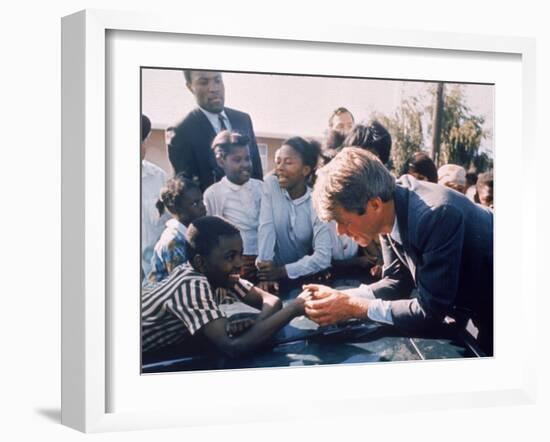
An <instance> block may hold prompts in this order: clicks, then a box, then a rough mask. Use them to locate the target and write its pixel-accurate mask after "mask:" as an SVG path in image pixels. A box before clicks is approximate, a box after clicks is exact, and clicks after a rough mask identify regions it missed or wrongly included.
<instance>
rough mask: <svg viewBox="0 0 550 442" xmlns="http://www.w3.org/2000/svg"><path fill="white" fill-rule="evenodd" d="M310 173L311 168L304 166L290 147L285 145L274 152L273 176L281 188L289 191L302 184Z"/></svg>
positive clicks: (297, 154) (298, 155)
mask: <svg viewBox="0 0 550 442" xmlns="http://www.w3.org/2000/svg"><path fill="white" fill-rule="evenodd" d="M310 172H311V168H310V167H309V166H306V165H304V163H303V161H302V157H301V156H300V154H299V153H298V152H296V151H295V150H294V149H293V148H292V147H291V146H288V145H286V144H285V145H283V146H281V148H280V149H279V150H277V152H275V175H276V176H277V179H278V180H279V186H281V188H283V189H287V190H289V189H292V188H294V187H296V186H297V185H301V184H303V183H304V182H305V181H306V178H307V176H308V175H309V173H310Z"/></svg>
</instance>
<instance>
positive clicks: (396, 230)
mask: <svg viewBox="0 0 550 442" xmlns="http://www.w3.org/2000/svg"><path fill="white" fill-rule="evenodd" d="M390 236H391V238H392V239H393V240H394V241H395V242H396V243H399V244H401V245H403V243H402V242H401V234H400V233H399V224H397V214H395V220H394V221H393V228H392V229H391V233H390Z"/></svg>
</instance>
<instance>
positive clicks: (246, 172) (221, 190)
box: [204, 130, 262, 283]
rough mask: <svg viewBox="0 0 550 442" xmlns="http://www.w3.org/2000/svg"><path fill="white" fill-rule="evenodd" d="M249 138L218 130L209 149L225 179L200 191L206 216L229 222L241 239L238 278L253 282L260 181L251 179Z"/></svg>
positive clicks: (255, 276)
mask: <svg viewBox="0 0 550 442" xmlns="http://www.w3.org/2000/svg"><path fill="white" fill-rule="evenodd" d="M249 141H250V140H249V138H248V137H247V136H245V135H241V134H239V133H237V132H230V131H228V130H224V131H221V132H220V133H219V134H218V135H216V138H214V140H213V141H212V150H213V151H214V155H215V157H216V161H217V163H218V165H219V166H220V167H221V168H222V169H223V171H224V173H225V176H224V177H223V178H222V179H221V180H220V181H218V182H217V183H214V184H212V185H211V186H210V187H209V188H208V189H206V191H205V192H204V202H205V205H206V211H207V213H208V215H217V216H221V217H222V218H225V219H226V220H227V221H229V222H231V223H233V224H234V225H235V226H236V227H237V228H238V229H239V231H240V233H241V237H242V240H243V267H242V269H241V277H242V278H244V279H247V280H249V281H251V282H254V283H255V282H257V274H256V266H255V262H256V257H257V255H258V224H259V217H260V202H261V197H262V182H261V181H260V180H257V179H255V178H251V174H252V161H251V159H250V150H249V147H248V143H249Z"/></svg>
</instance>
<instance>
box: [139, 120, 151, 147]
mask: <svg viewBox="0 0 550 442" xmlns="http://www.w3.org/2000/svg"><path fill="white" fill-rule="evenodd" d="M150 132H151V120H150V119H149V117H148V116H147V115H144V114H141V142H142V143H143V142H144V141H145V138H147V135H149V133H150Z"/></svg>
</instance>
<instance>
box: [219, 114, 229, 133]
mask: <svg viewBox="0 0 550 442" xmlns="http://www.w3.org/2000/svg"><path fill="white" fill-rule="evenodd" d="M218 118H219V120H220V127H221V129H220V132H221V131H222V130H227V126H226V125H225V118H224V117H223V115H222V114H219V115H218Z"/></svg>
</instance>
